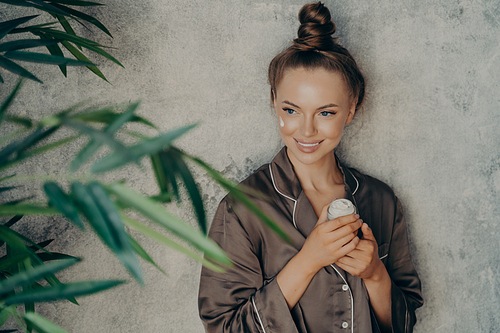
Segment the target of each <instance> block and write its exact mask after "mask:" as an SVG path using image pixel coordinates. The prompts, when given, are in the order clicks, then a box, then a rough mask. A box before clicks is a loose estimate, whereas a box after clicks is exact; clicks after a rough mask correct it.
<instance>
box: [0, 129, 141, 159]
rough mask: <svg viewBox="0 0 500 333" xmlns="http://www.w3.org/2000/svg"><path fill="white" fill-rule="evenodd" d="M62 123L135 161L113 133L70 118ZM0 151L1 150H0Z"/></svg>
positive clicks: (117, 153) (123, 157) (118, 154)
mask: <svg viewBox="0 0 500 333" xmlns="http://www.w3.org/2000/svg"><path fill="white" fill-rule="evenodd" d="M63 123H64V124H65V125H67V126H69V127H73V128H75V129H77V130H79V131H80V132H81V133H83V134H87V135H89V136H90V137H91V138H92V139H94V140H96V141H98V142H103V143H105V144H107V145H108V146H110V147H112V148H113V149H114V152H115V153H114V154H116V155H117V156H120V158H121V159H124V160H127V161H136V158H135V157H134V156H133V155H132V154H131V149H130V148H127V147H125V146H124V145H123V144H122V143H121V142H119V141H117V140H115V138H114V137H113V134H110V133H107V132H105V131H103V130H97V129H95V128H92V127H89V126H86V125H84V124H83V123H80V122H77V121H73V120H70V119H63ZM0 153H1V152H0Z"/></svg>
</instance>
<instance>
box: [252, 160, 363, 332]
mask: <svg viewBox="0 0 500 333" xmlns="http://www.w3.org/2000/svg"><path fill="white" fill-rule="evenodd" d="M347 171H349V173H350V174H351V175H352V177H353V178H354V180H356V189H355V190H354V192H352V194H353V195H354V193H356V191H357V190H358V188H359V182H358V180H357V179H356V177H354V175H353V174H352V172H351V171H350V170H349V169H347ZM269 173H270V174H271V181H272V182H273V187H274V190H275V191H276V192H278V193H279V194H281V195H282V196H283V197H285V198H287V199H290V200H292V201H293V213H292V221H293V225H294V226H295V229H297V224H296V223H295V207H296V206H297V200H295V199H294V198H291V197H289V196H288V195H285V194H283V193H281V192H280V190H278V188H277V187H276V183H275V182H274V176H273V170H272V169H271V164H269ZM330 266H332V268H333V269H334V270H335V272H337V274H338V275H339V276H340V277H341V278H342V280H343V281H344V283H345V284H346V285H347V286H349V284H348V283H347V281H346V280H345V279H344V277H343V276H342V274H340V272H339V271H338V270H337V268H335V266H333V264H332V265H330ZM349 294H350V296H351V297H350V301H351V333H352V332H354V301H353V299H354V298H353V296H352V291H351V287H349ZM252 302H253V306H254V308H255V311H256V312H257V317H258V318H259V321H260V325H261V327H262V329H263V330H264V325H262V321H261V320H260V316H259V312H258V311H257V307H256V306H255V301H254V297H253V296H252ZM265 332H266V331H265V330H264V333H265Z"/></svg>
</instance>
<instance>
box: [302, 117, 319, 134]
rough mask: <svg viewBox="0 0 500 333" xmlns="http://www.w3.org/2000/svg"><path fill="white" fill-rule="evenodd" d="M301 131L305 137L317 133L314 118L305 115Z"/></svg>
mask: <svg viewBox="0 0 500 333" xmlns="http://www.w3.org/2000/svg"><path fill="white" fill-rule="evenodd" d="M301 125H302V126H301V132H302V135H304V137H311V136H314V135H316V133H317V132H318V130H317V129H316V124H315V123H314V118H313V117H309V116H305V117H304V118H303V119H302V124H301Z"/></svg>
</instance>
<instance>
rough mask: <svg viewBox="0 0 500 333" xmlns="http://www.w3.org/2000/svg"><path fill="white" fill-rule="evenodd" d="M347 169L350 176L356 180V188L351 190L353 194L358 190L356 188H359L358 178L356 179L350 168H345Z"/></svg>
mask: <svg viewBox="0 0 500 333" xmlns="http://www.w3.org/2000/svg"><path fill="white" fill-rule="evenodd" d="M347 171H349V173H350V174H351V176H352V178H354V180H355V181H356V189H355V190H354V191H353V192H352V195H354V194H355V193H356V192H357V191H358V188H359V182H358V180H357V179H356V177H354V175H353V174H352V172H351V170H349V169H347Z"/></svg>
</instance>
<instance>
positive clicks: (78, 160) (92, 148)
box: [69, 102, 140, 171]
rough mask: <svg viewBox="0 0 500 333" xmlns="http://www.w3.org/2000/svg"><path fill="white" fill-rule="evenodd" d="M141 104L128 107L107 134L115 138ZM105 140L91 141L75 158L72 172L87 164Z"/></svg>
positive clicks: (106, 130)
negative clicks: (115, 134) (114, 135)
mask: <svg viewBox="0 0 500 333" xmlns="http://www.w3.org/2000/svg"><path fill="white" fill-rule="evenodd" d="M139 103H140V102H137V103H133V104H131V105H129V106H128V108H127V110H125V112H123V113H122V114H120V115H119V116H118V117H116V118H115V119H114V120H113V121H112V122H111V123H110V124H109V125H108V126H107V127H106V129H105V130H104V132H105V133H107V134H109V135H110V136H111V137H113V134H114V133H116V131H118V130H119V129H120V127H122V126H123V125H124V124H125V123H126V122H128V121H129V120H130V119H131V118H132V117H133V115H134V112H135V110H136V109H137V107H138V106H139ZM103 143H104V142H103V140H100V139H98V138H92V139H91V141H90V142H89V143H88V144H87V145H86V146H85V147H83V148H82V149H81V150H80V152H79V153H78V154H77V155H76V156H75V158H74V159H73V161H71V164H70V167H69V169H70V171H76V170H78V169H79V168H80V167H81V165H82V164H83V163H85V162H86V161H87V160H88V159H89V158H90V157H92V155H94V154H95V153H96V152H97V150H98V149H99V148H100V147H101V145H102V144H103Z"/></svg>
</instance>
